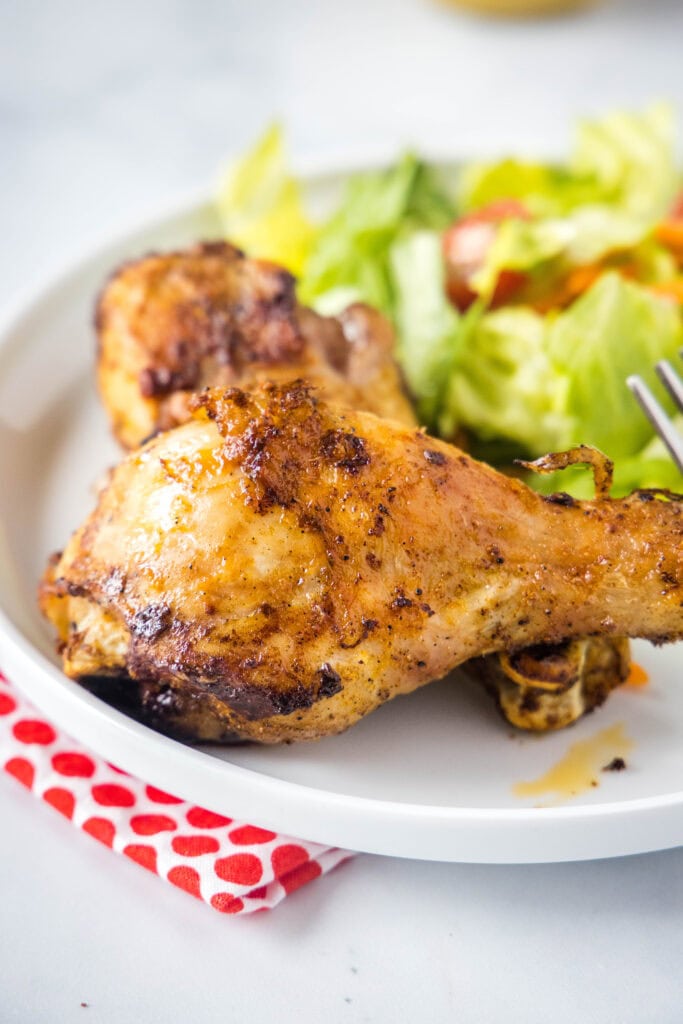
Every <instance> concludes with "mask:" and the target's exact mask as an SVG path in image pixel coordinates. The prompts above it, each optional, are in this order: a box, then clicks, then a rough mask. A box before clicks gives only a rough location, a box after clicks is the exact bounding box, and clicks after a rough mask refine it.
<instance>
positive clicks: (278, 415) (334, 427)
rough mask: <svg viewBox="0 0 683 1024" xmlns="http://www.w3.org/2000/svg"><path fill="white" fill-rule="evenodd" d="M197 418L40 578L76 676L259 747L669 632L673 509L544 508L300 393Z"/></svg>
mask: <svg viewBox="0 0 683 1024" xmlns="http://www.w3.org/2000/svg"><path fill="white" fill-rule="evenodd" d="M196 407H197V415H196V418H195V419H194V420H192V421H191V422H188V423H186V424H185V425H183V426H180V427H178V428H177V429H175V430H173V431H169V432H168V433H164V434H161V435H159V436H158V437H156V438H155V439H153V440H152V441H151V442H150V443H148V444H147V445H146V446H145V447H143V448H142V449H140V450H139V451H137V452H134V453H132V454H130V455H129V456H128V457H127V458H126V459H124V461H123V462H122V463H121V464H120V465H119V466H118V467H117V469H115V470H114V472H113V475H112V477H111V480H110V482H109V483H108V485H107V486H106V487H105V488H104V490H103V491H102V493H101V494H100V497H99V501H98V504H97V507H96V509H95V511H94V512H93V513H92V515H91V516H89V517H88V519H87V520H86V521H85V523H84V524H83V526H82V527H81V528H80V529H79V530H78V531H77V532H76V533H75V534H74V536H73V537H72V539H71V541H70V542H69V544H68V545H67V547H66V550H65V551H64V553H63V555H62V556H61V558H60V559H59V561H58V562H57V563H56V564H52V565H51V567H50V568H49V570H48V572H47V574H46V577H45V580H44V582H43V585H42V592H41V604H42V608H43V610H44V612H45V614H46V615H47V616H48V618H49V619H50V620H51V621H52V622H53V624H54V625H55V626H56V628H57V631H58V633H59V637H60V642H61V646H62V653H63V661H64V669H65V671H66V673H67V674H68V675H70V676H72V677H74V678H81V677H88V676H108V677H121V678H122V685H125V680H126V679H129V680H132V682H131V686H132V687H134V688H137V686H138V685H140V684H145V681H151V682H152V683H154V684H155V685H158V686H160V687H164V688H166V689H167V690H169V691H171V692H172V693H176V694H178V695H181V696H182V695H186V696H187V698H188V699H192V700H193V701H204V702H206V705H207V708H208V709H209V712H208V713H209V714H210V716H211V717H216V716H217V717H218V718H220V719H221V721H222V722H223V723H224V726H223V731H224V736H223V738H227V737H228V736H230V737H232V738H242V739H252V740H256V741H260V742H267V743H274V742H279V741H282V740H296V739H314V738H317V737H320V736H324V735H328V734H332V733H337V732H340V731H341V730H343V729H346V728H347V727H348V726H350V725H353V723H354V722H356V721H358V719H360V718H361V717H362V716H363V715H366V714H367V713H368V712H370V711H372V710H373V709H374V708H376V707H377V706H378V705H380V704H382V703H383V702H384V701H386V700H388V699H389V698H391V697H393V696H396V695H397V694H400V693H408V692H410V691H412V690H414V689H416V688H417V687H419V686H422V685H424V684H425V683H427V682H429V681H430V680H433V679H438V678H441V677H442V676H444V675H445V674H446V673H447V672H449V671H450V670H451V669H452V668H454V667H455V666H457V665H459V664H461V663H463V662H465V661H467V660H469V659H470V658H474V657H479V656H483V655H487V654H491V653H494V652H496V651H507V652H514V651H518V650H520V649H522V648H524V647H529V646H531V645H535V644H557V643H559V642H562V641H565V640H568V639H571V638H574V637H580V636H586V635H589V634H597V635H607V636H614V637H617V636H641V637H645V638H648V639H650V640H652V641H654V642H656V643H664V642H665V641H670V640H676V639H680V638H681V637H683V608H682V607H681V596H680V595H681V587H682V586H683V511H682V506H681V504H680V503H679V502H678V501H676V500H672V501H668V500H659V498H658V496H655V495H653V494H652V493H651V492H638V493H635V494H633V495H631V496H630V497H629V498H626V499H621V500H609V499H607V498H605V497H604V496H599V497H597V498H596V500H594V501H589V502H579V501H574V500H573V499H570V498H568V497H567V496H566V495H564V496H562V495H560V496H554V498H553V497H551V498H549V499H548V498H543V497H542V496H541V495H539V494H537V493H535V492H533V491H532V490H530V489H529V488H528V487H526V486H525V485H524V484H522V483H521V482H519V481H517V480H513V479H510V478H508V477H505V476H503V475H501V474H500V473H497V472H496V471H494V470H493V469H491V468H490V467H488V466H485V465H483V464H481V463H478V462H476V461H475V460H473V459H471V458H469V457H468V456H467V455H465V454H463V453H462V452H460V451H459V450H458V449H456V448H454V447H452V446H450V445H448V444H445V443H443V442H440V441H436V440H434V439H432V438H429V437H427V436H426V435H425V434H423V433H422V432H421V431H419V430H415V429H408V428H403V427H401V426H400V425H398V424H397V423H391V422H388V421H384V420H380V419H377V418H376V417H374V416H372V415H371V414H368V413H361V412H351V411H346V410H342V409H339V408H336V407H328V406H327V405H325V404H324V403H322V402H320V401H318V400H317V399H316V398H315V397H314V396H313V395H312V394H311V392H310V390H309V389H308V388H306V387H304V386H303V385H301V384H300V383H290V384H288V385H275V384H268V385H264V386H262V387H261V388H259V389H258V390H257V391H256V392H254V393H253V394H251V395H250V394H247V393H245V392H243V391H240V390H238V389H236V388H232V389H227V390H225V389H222V388H216V389H213V390H209V391H207V392H205V393H204V394H202V395H201V396H200V397H199V398H198V400H197V402H196ZM551 462H552V460H546V461H545V464H546V465H549V464H550V463H551Z"/></svg>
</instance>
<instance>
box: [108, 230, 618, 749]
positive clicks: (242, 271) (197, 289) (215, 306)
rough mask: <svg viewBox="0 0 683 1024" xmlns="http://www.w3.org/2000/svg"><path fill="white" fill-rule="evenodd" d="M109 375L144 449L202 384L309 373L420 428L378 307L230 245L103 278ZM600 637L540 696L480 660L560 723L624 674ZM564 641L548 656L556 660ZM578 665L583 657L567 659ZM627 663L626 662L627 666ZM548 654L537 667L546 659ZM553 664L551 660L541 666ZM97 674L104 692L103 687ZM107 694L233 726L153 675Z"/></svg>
mask: <svg viewBox="0 0 683 1024" xmlns="http://www.w3.org/2000/svg"><path fill="white" fill-rule="evenodd" d="M96 320H97V325H98V331H99V337H100V352H99V363H98V373H99V383H100V391H101V393H102V397H103V399H104V403H105V406H106V407H107V410H108V412H109V415H110V418H111V420H112V423H113V426H114V431H115V433H116V434H117V436H118V438H119V440H120V441H121V442H122V443H123V444H124V445H125V446H127V447H129V448H134V447H137V445H138V444H140V443H141V442H142V441H143V440H144V439H145V438H146V437H148V436H149V435H151V434H153V433H154V432H156V431H157V430H158V429H161V428H168V427H170V426H174V425H177V424H178V423H181V422H184V421H185V420H187V419H188V418H189V416H190V411H189V404H190V401H191V397H192V390H191V389H192V388H193V387H201V386H202V385H204V384H228V383H239V384H240V385H241V386H242V387H243V388H249V387H251V386H253V385H254V384H255V382H257V381H259V380H262V379H265V378H266V377H267V378H268V379H271V380H272V379H276V380H287V379H292V378H293V377H296V376H298V375H306V376H307V377H308V379H309V380H313V381H315V382H316V383H317V384H318V386H319V392H320V391H322V393H323V394H324V396H325V398H326V399H327V400H328V401H332V400H334V401H336V402H338V403H340V404H346V405H349V406H351V407H353V408H357V409H366V410H370V411H372V412H374V413H376V414H377V415H380V416H385V417H386V418H389V419H392V418H393V419H396V420H399V421H400V422H402V423H403V424H405V425H406V426H417V423H416V421H415V419H414V416H413V412H412V409H411V407H410V404H409V403H408V402H407V401H406V398H405V394H404V392H403V387H402V382H401V378H400V374H399V372H398V370H397V367H396V364H395V362H394V359H393V333H392V330H391V327H390V325H389V323H388V322H387V321H386V320H385V319H384V317H382V316H381V315H380V314H379V313H377V312H375V311H374V310H371V309H370V308H369V307H367V306H362V305H355V306H352V307H350V308H349V309H348V310H347V311H346V312H345V313H344V314H342V316H341V317H339V318H338V319H335V318H326V317H320V316H317V315H316V314H315V313H313V312H312V311H311V310H308V309H305V308H303V307H300V306H297V304H296V300H295V295H294V282H293V279H292V277H291V276H290V275H289V274H288V273H287V272H286V271H285V270H284V269H282V268H279V267H276V266H274V265H273V264H270V263H266V262H264V261H258V260H248V259H246V258H245V257H244V256H243V255H242V254H241V253H240V252H239V251H238V250H236V249H235V248H233V247H232V246H230V245H227V244H225V243H212V244H203V245H197V246H194V247H192V248H191V249H189V250H185V251H181V252H173V253H167V254H163V255H153V256H147V257H145V258H144V259H141V260H138V261H135V262H132V263H128V264H126V265H125V266H124V267H123V268H121V269H120V270H119V271H118V272H117V273H116V274H114V275H113V277H112V279H111V280H110V282H109V283H108V285H107V287H106V288H105V289H104V291H103V293H102V295H101V297H100V300H99V303H98V309H97V315H96ZM617 643H618V641H615V640H612V639H611V638H610V639H605V638H603V639H602V641H601V645H602V648H603V649H604V654H605V656H604V657H603V658H602V659H601V666H602V671H601V672H600V673H597V674H596V672H592V673H591V679H590V684H589V685H587V684H586V679H585V678H584V677H585V674H586V672H587V665H588V662H586V661H585V660H581V661H580V670H579V673H578V676H576V677H575V678H574V679H573V681H572V683H571V686H569V684H567V686H565V687H564V688H563V690H562V692H561V693H559V692H558V693H551V692H547V693H545V694H544V695H543V697H542V698H540V697H538V695H537V692H536V691H537V690H538V687H537V686H533V685H532V686H527V685H525V683H524V679H523V676H520V674H519V672H518V673H517V674H516V675H515V677H514V680H512V679H511V677H510V672H509V666H508V663H507V662H505V661H499V659H498V658H497V657H495V656H494V657H493V658H492V659H488V661H486V662H481V663H479V662H478V663H477V666H478V667H477V668H476V671H475V670H474V669H473V671H472V673H471V674H472V675H478V676H479V677H480V678H481V679H482V680H483V681H484V682H485V685H486V686H487V688H488V689H489V690H490V691H491V692H492V693H493V694H494V696H495V697H496V700H497V702H498V704H499V707H500V708H501V710H502V712H503V714H504V715H505V717H506V718H508V720H509V721H511V722H513V724H515V725H517V726H520V727H522V728H534V729H541V728H554V727H557V724H558V723H562V724H563V725H566V724H568V722H570V721H574V720H575V719H576V718H578V717H580V716H581V714H583V713H584V712H585V711H587V710H590V709H592V708H593V707H594V706H595V705H596V703H597V695H598V694H600V695H602V696H603V698H604V696H605V695H606V694H607V693H608V692H609V690H610V689H612V688H613V687H614V686H615V685H618V683H619V682H621V681H623V680H622V676H623V669H624V666H627V665H628V656H627V645H626V644H625V642H624V643H621V644H620V646H619V647H618V649H617V647H616V646H615V644H617ZM558 658H559V659H560V661H562V659H564V658H565V652H564V650H562V651H560V652H558V651H551V652H549V653H548V654H547V655H546V658H545V660H546V661H547V662H548V664H549V665H550V664H552V665H553V666H556V663H557V660H558ZM570 660H571V663H572V665H574V660H573V659H570ZM617 666H619V667H620V671H619V672H617V671H615V669H616V667H617ZM538 670H539V666H538V665H537V666H536V671H538ZM540 670H541V671H542V669H540ZM102 685H103V684H102V683H101V682H100V683H98V686H97V688H98V692H101V691H102ZM106 690H107V694H108V698H109V699H112V700H121V699H122V697H123V702H124V704H125V705H126V707H127V710H129V711H131V710H135V709H137V713H139V714H141V715H143V717H145V718H146V719H147V720H149V721H150V722H151V723H152V724H154V725H155V726H157V727H160V728H165V729H166V730H167V731H168V730H171V731H174V732H176V733H179V734H181V735H183V736H185V737H187V738H219V737H220V735H221V730H222V724H221V723H220V722H219V723H218V724H216V723H211V722H208V721H207V720H206V714H205V711H202V713H201V714H199V715H198V709H197V706H196V702H195V703H193V702H188V701H187V700H186V699H181V696H180V694H178V693H174V694H173V699H172V700H171V695H170V694H169V693H168V691H167V689H165V688H160V687H159V685H158V684H157V683H155V682H154V681H152V680H146V681H145V683H144V686H143V684H140V690H139V693H138V695H137V697H136V698H135V701H134V705H133V707H131V699H130V698H131V694H130V692H128V693H127V694H125V695H122V694H121V692H120V687H115V686H114V687H112V686H109V685H108V686H107V687H106Z"/></svg>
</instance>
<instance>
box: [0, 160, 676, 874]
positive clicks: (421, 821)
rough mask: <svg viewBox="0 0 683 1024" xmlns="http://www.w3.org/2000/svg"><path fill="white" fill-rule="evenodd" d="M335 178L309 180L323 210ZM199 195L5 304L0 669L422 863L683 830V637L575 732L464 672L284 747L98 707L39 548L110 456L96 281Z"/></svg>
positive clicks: (226, 787) (203, 219) (62, 709)
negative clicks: (64, 655) (551, 790)
mask: <svg viewBox="0 0 683 1024" xmlns="http://www.w3.org/2000/svg"><path fill="white" fill-rule="evenodd" d="M338 185H339V176H338V175H327V176H320V175H317V176H312V177H310V178H309V186H308V187H309V192H310V199H311V201H312V202H314V203H315V204H317V205H318V207H322V206H325V205H326V203H328V202H329V200H330V197H331V195H332V194H333V193H334V192H335V190H336V189H337V188H338ZM217 234H218V231H217V226H216V224H215V222H214V220H213V217H212V213H211V210H210V208H209V207H208V206H207V205H205V204H201V203H194V204H189V205H186V206H185V207H184V208H181V209H180V210H179V211H177V212H175V213H173V214H172V215H171V216H168V217H166V218H164V219H163V220H161V221H159V222H157V223H155V224H152V225H149V226H147V227H145V228H144V229H142V230H138V231H136V232H134V233H131V234H130V235H128V236H127V237H126V238H124V239H122V240H120V241H118V242H116V243H113V244H111V245H109V246H107V247H106V248H105V249H103V250H101V251H100V252H99V253H97V254H96V255H94V256H92V257H90V258H89V259H87V260H85V261H84V262H83V263H81V264H80V265H79V266H78V267H77V268H76V269H75V270H73V271H71V272H70V273H68V274H67V275H66V276H64V277H63V278H61V279H60V280H59V281H58V282H57V283H56V284H55V285H53V286H52V287H50V288H49V289H47V290H45V291H43V292H42V294H41V295H40V296H39V297H38V298H37V299H36V300H35V301H34V302H33V303H31V305H30V306H29V307H28V308H27V309H26V310H25V312H24V313H23V314H22V315H20V316H19V317H18V318H16V319H15V320H14V322H13V323H12V325H11V326H10V327H9V328H8V329H7V330H6V331H5V332H4V334H3V336H2V340H1V342H0V481H1V482H2V486H1V487H0V570H1V573H0V665H2V667H4V669H5V671H6V672H7V673H8V674H9V675H10V676H11V678H12V679H13V680H14V682H15V683H16V684H17V685H18V686H20V687H21V688H22V689H23V690H24V691H25V692H26V693H27V695H28V696H29V697H30V698H31V699H32V700H33V701H34V703H35V704H36V705H37V706H38V707H40V708H41V709H42V710H43V711H44V712H45V713H46V714H47V715H49V716H51V717H52V718H53V720H55V721H56V722H57V723H58V724H59V725H60V726H62V727H63V728H64V729H65V730H67V731H68V732H69V733H70V734H71V735H72V736H74V737H76V738H77V739H79V740H81V741H82V742H83V743H86V744H88V745H89V746H90V747H92V748H93V749H94V750H96V751H98V752H99V753H100V754H102V755H104V756H105V757H106V758H108V759H109V760H110V761H113V762H114V763H115V764H117V765H119V766H120V767H122V768H124V769H126V770H127V771H129V772H131V773H133V774H136V775H139V776H141V777H143V778H145V779H146V780H147V781H149V782H151V783H154V784H156V785H158V786H160V787H162V788H165V789H168V790H171V791H172V792H175V793H177V794H178V795H180V796H183V797H185V798H187V799H189V800H192V801H194V802H196V803H199V804H203V805H204V806H208V807H210V808H211V809H213V810H215V811H218V812H223V813H225V814H228V815H232V816H238V817H241V818H245V819H247V820H251V821H253V822H255V823H257V824H260V825H263V826H266V827H271V828H274V829H277V830H280V831H284V832H288V833H290V834H292V835H300V836H305V837H306V838H308V839H311V840H317V841H319V842H322V843H330V844H333V845H337V846H344V847H348V848H351V849H357V850H365V851H370V852H375V853H384V854H390V855H396V856H405V857H416V858H424V859H433V860H460V861H479V862H509V863H511V862H520V863H521V862H533V861H560V860H573V859H584V858H592V857H607V856H616V855H620V854H627V853H636V852H642V851H646V850H654V849H663V848H666V847H670V846H675V845H679V844H681V843H683V687H681V685H680V682H679V678H678V677H679V675H680V668H681V664H682V659H681V654H682V649H681V648H676V647H673V648H668V649H662V650H654V649H653V648H650V647H649V646H648V645H646V644H642V645H635V654H636V658H637V660H638V661H639V662H640V663H641V664H642V665H644V666H645V668H646V669H647V670H648V672H649V674H650V676H651V683H650V685H649V686H647V687H645V688H643V689H642V690H635V689H631V688H625V689H623V690H622V691H621V692H619V693H616V694H615V695H613V696H612V697H611V698H610V700H609V701H608V703H607V705H606V706H605V707H604V708H603V709H601V710H600V711H598V712H596V713H595V714H594V715H591V716H589V717H588V718H587V719H585V720H584V721H582V722H580V723H579V724H578V725H577V726H575V727H574V728H572V729H571V730H569V731H565V732H563V733H558V734H554V735H548V736H542V737H534V736H525V735H522V734H514V735H513V733H512V730H510V729H509V728H507V727H506V726H505V725H504V724H503V723H502V722H501V720H500V719H499V718H498V715H497V713H496V712H495V710H494V708H493V706H492V704H491V703H490V701H489V699H488V698H487V697H486V696H485V695H484V694H483V693H482V692H480V691H479V689H478V688H477V687H476V686H474V685H473V684H471V683H468V682H467V681H465V680H463V679H462V678H460V677H459V676H454V677H452V678H450V679H448V680H445V681H444V682H441V683H438V684H434V685H432V686H428V687H426V688H425V689H423V690H421V691H419V692H418V693H415V694H412V695H411V696H409V697H403V698H399V699H397V700H395V701H394V702H392V703H390V704H389V705H386V706H385V707H383V708H381V709H380V710H379V711H377V712H376V713H375V714H373V715H371V716H370V717H369V718H367V719H365V720H364V721H362V722H361V723H360V724H359V725H357V726H356V727H355V728H353V729H352V730H351V731H350V732H348V733H346V734H345V735H343V736H338V737H334V738H330V739H327V740H323V741H321V742H319V743H316V744H311V745H300V746H291V747H282V748H258V747H241V748H226V749H224V750H219V749H215V748H213V749H212V748H207V749H192V748H190V747H187V746H184V745H182V744H180V743H177V742H175V741H173V740H169V739H166V738H165V737H162V736H159V735H157V734H156V733H154V732H152V731H151V730H149V729H147V728H146V727H144V726H142V725H139V724H137V723H136V722H133V721H131V720H130V719H128V718H126V717H125V716H124V715H122V714H120V713H119V712H117V711H114V710H112V709H110V708H109V707H107V706H106V705H105V704H103V703H102V702H100V701H99V700H97V698H95V697H93V696H91V695H90V694H88V693H87V692H85V691H84V690H82V689H80V688H79V687H78V686H77V685H76V684H74V683H73V682H70V681H69V680H67V679H66V678H65V677H64V676H63V675H62V674H61V672H60V670H59V668H58V663H57V659H56V657H55V655H54V651H53V643H52V637H51V635H50V631H49V629H48V628H47V627H46V625H45V623H44V622H43V621H42V620H41V618H40V616H39V614H38V612H37V610H36V605H35V591H36V584H37V581H38V578H39V576H40V573H41V571H42V569H43V566H44V564H45V560H46V557H47V555H48V554H49V553H50V552H51V551H53V550H56V549H58V548H60V547H61V546H63V544H64V542H65V540H66V538H67V537H68V535H69V533H70V531H71V530H72V529H73V528H74V527H75V526H76V525H77V524H78V523H79V522H80V520H81V519H82V517H83V515H84V514H85V513H86V511H87V510H88V508H89V507H90V506H91V504H92V484H93V482H94V481H95V480H96V479H97V478H98V476H99V474H100V473H101V471H102V470H103V469H105V468H106V467H107V466H108V465H110V464H111V463H112V462H113V461H114V460H115V459H116V458H117V451H116V448H115V446H114V445H113V443H112V441H111V439H110V438H109V436H108V431H107V426H106V423H105V420H104V415H103V413H102V410H101V409H100V408H99V405H98V402H97V399H96V396H95V391H94V385H93V374H92V363H93V352H94V339H93V331H92V327H91V315H92V307H93V301H94V297H95V295H96V292H97V290H98V289H99V287H100V286H101V284H102V282H103V280H104V278H105V276H106V275H107V274H108V273H109V271H110V270H111V269H112V268H113V267H115V266H116V265H117V264H118V263H119V262H121V261H122V260H123V259H125V258H128V257H131V256H135V255H138V254H140V253H142V252H145V251H147V250H149V249H152V248H159V249H161V248H165V247H169V246H172V245H184V244H187V243H189V242H191V241H195V240H197V239H198V238H208V237H215V236H217ZM619 723H620V724H622V725H623V729H624V731H625V733H627V734H628V735H629V736H630V737H631V738H632V740H633V743H634V747H633V751H632V753H630V754H629V756H628V768H627V770H626V771H622V772H618V773H617V772H612V773H603V772H601V771H600V770H599V768H598V770H597V771H596V773H595V774H596V781H597V782H598V783H599V784H598V785H597V786H596V787H591V788H589V790H588V791H587V792H584V793H582V794H580V795H578V796H577V797H575V798H574V799H572V800H570V801H569V802H565V803H563V804H560V805H553V806H535V804H538V803H539V802H541V803H542V802H543V801H546V802H549V803H552V799H553V798H552V796H551V795H549V796H548V797H541V798H538V797H537V798H535V799H522V798H520V797H519V796H516V795H515V794H514V792H513V787H514V785H515V783H518V782H520V781H523V780H530V779H534V778H536V777H537V776H539V775H540V774H542V773H543V772H545V771H546V770H547V769H548V768H549V767H550V766H551V765H553V764H554V763H555V762H557V761H558V759H560V758H561V757H562V756H563V755H564V754H565V753H566V752H567V750H568V748H569V747H570V746H571V745H572V744H575V743H577V742H579V741H582V740H585V739H588V738H590V737H592V736H594V735H595V734H596V733H598V732H601V731H602V730H604V729H607V728H609V727H611V726H614V725H616V724H619Z"/></svg>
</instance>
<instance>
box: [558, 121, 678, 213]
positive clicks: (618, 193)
mask: <svg viewBox="0 0 683 1024" xmlns="http://www.w3.org/2000/svg"><path fill="white" fill-rule="evenodd" d="M674 142H675V140H674V116H673V111H672V109H671V107H670V106H669V105H668V104H665V103H654V104H652V105H650V106H649V107H647V108H646V109H645V110H643V111H642V112H640V113H636V112H633V111H616V112H614V113H611V114H609V115H607V117H604V118H602V119H601V120H599V121H582V122H581V123H580V124H579V129H578V133H577V139H576V144H575V147H574V152H573V154H572V157H571V161H570V166H571V170H572V171H573V172H574V174H575V175H576V176H577V177H579V178H584V179H590V180H592V181H593V182H594V186H595V189H596V199H598V200H600V201H602V202H604V203H609V204H611V205H613V206H616V207H619V208H620V209H621V210H623V211H624V212H626V213H630V214H632V215H633V216H635V217H641V218H644V219H645V220H650V221H651V222H652V223H654V222H656V221H657V220H659V218H661V217H663V216H664V214H665V213H666V212H667V211H668V210H669V208H670V206H671V203H672V202H673V199H674V197H675V195H676V191H677V188H678V171H677V168H676V162H675V146H674Z"/></svg>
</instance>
